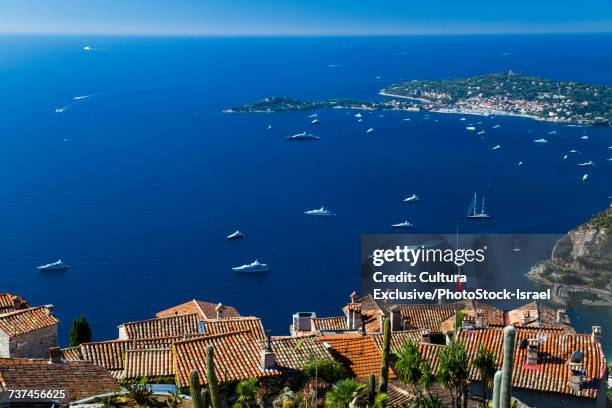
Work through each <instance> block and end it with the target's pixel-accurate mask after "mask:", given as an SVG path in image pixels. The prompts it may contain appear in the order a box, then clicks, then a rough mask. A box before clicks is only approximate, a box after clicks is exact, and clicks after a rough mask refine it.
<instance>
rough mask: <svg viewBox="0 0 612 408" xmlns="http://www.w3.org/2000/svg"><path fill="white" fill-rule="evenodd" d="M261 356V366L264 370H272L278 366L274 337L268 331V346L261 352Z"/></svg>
mask: <svg viewBox="0 0 612 408" xmlns="http://www.w3.org/2000/svg"><path fill="white" fill-rule="evenodd" d="M260 357H261V368H263V369H264V370H271V369H273V368H274V367H276V356H275V355H274V351H272V338H271V337H270V334H269V333H266V346H265V348H264V349H263V350H261V352H260Z"/></svg>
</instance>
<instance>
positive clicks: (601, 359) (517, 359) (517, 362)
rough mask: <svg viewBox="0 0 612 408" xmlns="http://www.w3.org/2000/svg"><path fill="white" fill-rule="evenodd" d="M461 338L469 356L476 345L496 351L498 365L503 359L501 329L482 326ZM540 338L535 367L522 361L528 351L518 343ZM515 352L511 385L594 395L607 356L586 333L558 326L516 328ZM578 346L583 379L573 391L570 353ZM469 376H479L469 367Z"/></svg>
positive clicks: (588, 395) (476, 347)
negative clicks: (582, 356) (552, 327)
mask: <svg viewBox="0 0 612 408" xmlns="http://www.w3.org/2000/svg"><path fill="white" fill-rule="evenodd" d="M460 338H461V341H463V342H464V344H465V345H466V350H467V351H468V356H469V358H470V360H471V359H473V358H474V356H475V355H476V352H477V351H478V348H479V347H480V346H484V347H485V348H486V349H488V350H490V351H492V352H493V353H495V356H496V358H497V360H498V361H497V364H498V366H501V364H502V363H503V361H502V360H503V330H502V329H483V330H476V331H473V332H463V333H462V334H461V337H460ZM532 338H534V339H536V338H537V339H539V341H540V346H539V364H538V366H537V367H536V368H533V367H527V366H525V365H524V363H525V361H526V356H527V351H526V349H521V348H520V347H518V345H519V344H520V343H521V341H522V340H524V339H532ZM516 344H517V347H516V350H515V354H514V372H513V375H512V386H513V387H516V388H523V389H529V390H536V391H544V392H555V393H561V394H567V395H578V396H581V397H589V398H595V397H596V396H597V385H598V384H599V382H600V381H605V378H604V377H605V372H606V360H605V356H604V353H603V350H602V347H601V344H600V343H598V342H594V341H593V340H592V338H591V336H590V335H587V334H568V333H565V332H563V330H558V329H528V328H519V329H517V334H516ZM576 350H579V351H581V352H582V353H584V362H583V364H582V369H584V370H585V371H586V376H587V378H586V383H587V384H588V385H587V386H585V387H584V388H583V389H582V390H581V391H579V392H578V393H577V394H576V393H573V392H572V390H571V389H570V387H569V379H570V366H569V364H568V361H569V358H570V356H571V354H572V353H573V352H574V351H576ZM470 377H471V378H472V379H473V380H478V379H479V378H480V377H479V374H478V372H477V371H476V370H474V369H472V371H471V373H470Z"/></svg>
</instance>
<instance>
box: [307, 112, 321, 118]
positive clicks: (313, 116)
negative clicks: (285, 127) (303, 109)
mask: <svg viewBox="0 0 612 408" xmlns="http://www.w3.org/2000/svg"><path fill="white" fill-rule="evenodd" d="M318 116H319V114H318V113H316V112H315V113H313V114H312V115H308V117H309V118H316V117H318Z"/></svg>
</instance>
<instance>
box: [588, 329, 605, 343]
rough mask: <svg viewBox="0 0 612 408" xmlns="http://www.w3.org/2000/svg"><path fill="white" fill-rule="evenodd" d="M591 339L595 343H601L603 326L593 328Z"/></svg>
mask: <svg viewBox="0 0 612 408" xmlns="http://www.w3.org/2000/svg"><path fill="white" fill-rule="evenodd" d="M591 337H592V338H593V341H594V342H595V343H601V337H602V335H601V326H593V332H592V334H591Z"/></svg>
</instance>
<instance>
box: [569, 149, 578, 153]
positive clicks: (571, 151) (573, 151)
mask: <svg viewBox="0 0 612 408" xmlns="http://www.w3.org/2000/svg"><path fill="white" fill-rule="evenodd" d="M569 152H570V153H578V150H576V149H572V150H570V151H569Z"/></svg>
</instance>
